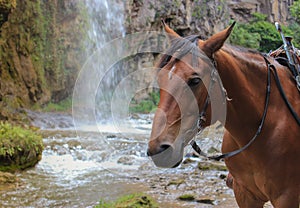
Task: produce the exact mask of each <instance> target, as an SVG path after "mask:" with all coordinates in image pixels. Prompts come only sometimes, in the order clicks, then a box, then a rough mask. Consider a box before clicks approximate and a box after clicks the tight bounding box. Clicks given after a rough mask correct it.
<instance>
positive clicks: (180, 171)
mask: <svg viewBox="0 0 300 208" xmlns="http://www.w3.org/2000/svg"><path fill="white" fill-rule="evenodd" d="M31 116H32V117H34V118H33V119H34V123H35V124H39V125H41V124H43V125H42V126H40V127H41V128H42V129H43V130H41V133H42V135H43V136H44V144H45V150H44V152H43V158H42V160H41V161H40V162H39V163H38V164H37V165H36V167H34V168H31V169H28V170H26V171H23V172H20V173H18V174H17V176H18V178H19V182H18V183H17V185H16V186H14V187H9V188H8V187H7V188H4V189H3V188H2V189H1V190H0V207H92V206H93V205H95V204H97V203H98V202H99V200H100V199H102V200H114V199H116V198H118V197H120V196H122V195H125V194H129V193H137V192H145V193H148V194H150V195H152V196H153V197H154V198H155V199H156V200H158V201H159V203H160V205H161V207H213V206H217V207H218V206H219V207H224V206H225V205H224V204H226V203H228V202H230V203H229V204H230V206H228V207H231V206H232V203H234V202H233V201H232V198H233V197H232V192H231V190H229V189H228V188H227V187H225V182H224V179H221V178H223V176H225V175H226V174H227V172H226V171H216V170H211V171H203V170H200V169H198V168H197V164H198V162H201V161H202V159H200V158H192V159H188V160H186V161H187V162H186V164H182V165H181V166H180V167H178V168H175V169H160V168H157V167H155V166H154V165H153V163H152V162H151V160H150V159H149V158H148V157H147V156H146V154H145V151H146V148H147V141H148V137H149V130H150V126H151V120H150V118H149V117H147V116H146V117H144V118H143V119H135V120H131V122H133V123H136V126H141V127H142V129H140V130H143V131H138V132H140V133H139V134H136V133H135V132H136V131H134V129H131V130H128V134H126V137H125V136H124V135H122V134H118V133H115V132H110V131H111V128H112V127H111V126H108V125H107V126H106V127H107V128H105V126H102V130H103V132H99V131H98V130H97V131H93V128H90V131H87V129H88V128H87V127H84V128H83V130H82V131H81V132H80V134H79V135H80V136H78V134H76V132H75V131H72V130H71V129H72V127H71V124H68V121H71V120H72V119H71V118H70V117H69V116H66V115H60V114H46V115H45V114H36V113H32V114H31ZM46 117H47V118H48V119H46V120H47V122H45V121H46V120H45V118H46ZM43 121H44V122H43ZM51 121H53V122H54V121H55V123H57V124H59V125H60V126H63V127H64V128H59V127H57V126H56V127H55V128H54V129H53V125H52V122H51ZM59 125H58V126H59ZM49 127H51V128H50V129H49ZM147 127H148V129H147ZM141 132H144V133H141ZM211 141H213V140H211ZM203 142H204V143H206V145H204V148H205V149H206V150H209V149H211V148H212V147H213V148H219V146H220V144H219V142H218V140H215V141H214V142H213V143H211V142H210V140H208V139H204V140H203ZM187 151H188V152H192V150H191V148H190V147H188V148H187ZM220 177H221V178H220ZM185 193H191V194H194V195H195V196H196V197H200V198H201V197H208V198H209V199H210V200H211V201H212V204H203V203H199V202H184V201H179V200H177V197H178V196H180V195H182V194H185ZM225 207H226V206H225Z"/></svg>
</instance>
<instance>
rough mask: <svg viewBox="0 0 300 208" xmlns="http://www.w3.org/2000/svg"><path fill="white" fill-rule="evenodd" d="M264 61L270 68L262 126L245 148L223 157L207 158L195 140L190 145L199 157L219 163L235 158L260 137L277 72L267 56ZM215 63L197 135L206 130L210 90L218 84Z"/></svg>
mask: <svg viewBox="0 0 300 208" xmlns="http://www.w3.org/2000/svg"><path fill="white" fill-rule="evenodd" d="M264 60H265V62H266V64H267V68H268V74H267V86H266V98H265V106H264V111H263V115H262V118H261V121H260V124H259V126H258V129H257V131H256V133H255V135H254V136H253V137H252V139H251V140H250V141H249V142H248V143H247V144H246V145H245V146H243V147H241V148H240V149H237V150H234V151H231V152H227V153H224V154H221V155H213V156H207V154H206V153H204V152H203V151H202V150H201V148H200V147H199V146H198V145H197V143H196V141H195V140H194V139H192V140H191V141H190V145H191V146H192V148H193V149H194V150H195V151H196V152H197V153H198V154H199V155H201V156H204V157H206V158H208V159H211V160H217V161H219V160H221V159H225V158H229V157H233V156H235V155H237V154H239V153H241V152H243V151H244V150H245V149H247V148H248V147H249V146H250V145H251V144H252V143H253V142H254V141H255V139H256V138H257V137H258V136H259V134H260V133H261V131H262V128H263V125H264V122H265V119H266V115H267V110H268V105H269V100H270V92H271V69H273V70H274V71H276V68H275V66H274V65H273V64H271V63H270V62H269V61H268V60H267V58H266V57H265V56H264ZM213 63H214V69H213V70H212V73H211V82H210V85H209V89H208V95H207V97H206V101H205V104H204V107H203V108H202V111H201V112H200V113H199V117H198V120H197V128H198V133H197V134H196V135H198V134H200V133H201V132H202V130H203V129H204V128H205V127H204V125H203V124H204V123H205V122H206V111H207V108H208V105H209V104H210V98H209V93H210V90H211V89H212V86H213V85H214V83H215V82H216V76H215V73H216V62H215V61H213ZM219 82H220V80H219ZM220 86H221V88H222V92H223V93H224V94H225V96H226V99H227V100H228V97H227V93H226V90H225V89H224V87H223V86H222V83H221V82H220Z"/></svg>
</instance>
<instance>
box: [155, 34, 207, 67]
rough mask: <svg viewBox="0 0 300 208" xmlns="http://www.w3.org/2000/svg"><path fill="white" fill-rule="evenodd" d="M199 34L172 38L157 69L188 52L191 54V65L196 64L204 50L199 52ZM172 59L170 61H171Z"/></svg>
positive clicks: (172, 62)
mask: <svg viewBox="0 0 300 208" xmlns="http://www.w3.org/2000/svg"><path fill="white" fill-rule="evenodd" d="M198 40H199V35H191V36H187V37H185V38H174V39H172V40H171V46H170V47H169V48H168V49H167V50H166V52H165V53H164V55H163V56H162V57H161V59H160V61H159V62H158V64H157V67H158V68H159V69H162V68H164V67H165V66H166V65H168V64H170V65H171V66H172V65H174V64H175V63H176V62H177V61H178V60H180V59H182V58H183V57H184V56H186V55H187V54H188V53H191V54H192V63H191V65H192V66H193V67H197V66H198V60H197V59H198V58H199V56H200V55H202V56H203V54H204V52H201V51H200V49H199V47H198ZM171 60H172V61H171Z"/></svg>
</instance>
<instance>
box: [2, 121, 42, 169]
mask: <svg viewBox="0 0 300 208" xmlns="http://www.w3.org/2000/svg"><path fill="white" fill-rule="evenodd" d="M42 152H43V140H42V137H41V136H40V135H39V134H37V133H36V132H34V131H32V130H30V129H25V128H22V127H19V126H12V125H11V124H9V123H4V122H0V171H9V172H14V171H16V170H24V169H26V168H29V167H33V166H34V165H35V164H36V163H37V162H38V161H40V160H41V158H42Z"/></svg>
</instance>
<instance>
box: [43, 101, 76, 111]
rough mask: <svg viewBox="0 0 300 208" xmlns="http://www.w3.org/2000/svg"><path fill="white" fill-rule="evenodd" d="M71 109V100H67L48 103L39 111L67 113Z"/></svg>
mask: <svg viewBox="0 0 300 208" xmlns="http://www.w3.org/2000/svg"><path fill="white" fill-rule="evenodd" d="M37 108H39V107H37ZM71 108H72V99H71V98H67V99H64V100H62V101H60V102H58V103H53V102H50V103H48V104H47V105H45V106H44V107H42V108H41V110H42V111H45V112H68V111H71Z"/></svg>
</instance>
